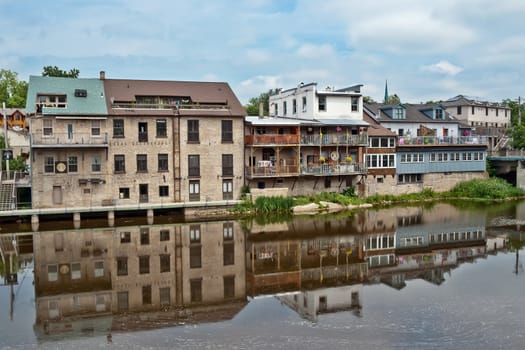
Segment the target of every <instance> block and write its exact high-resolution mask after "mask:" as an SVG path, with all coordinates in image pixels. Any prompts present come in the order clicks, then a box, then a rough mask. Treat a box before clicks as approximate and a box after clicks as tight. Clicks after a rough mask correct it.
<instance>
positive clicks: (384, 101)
mask: <svg viewBox="0 0 525 350" xmlns="http://www.w3.org/2000/svg"><path fill="white" fill-rule="evenodd" d="M387 102H388V80H385V99H384V100H383V103H387Z"/></svg>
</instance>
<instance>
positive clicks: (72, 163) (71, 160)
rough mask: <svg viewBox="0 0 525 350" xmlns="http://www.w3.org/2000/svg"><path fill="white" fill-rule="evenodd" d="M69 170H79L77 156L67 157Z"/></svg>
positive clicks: (71, 171) (70, 171) (74, 171)
mask: <svg viewBox="0 0 525 350" xmlns="http://www.w3.org/2000/svg"><path fill="white" fill-rule="evenodd" d="M67 171H68V172H69V173H76V172H78V159H77V157H74V156H71V157H68V158H67Z"/></svg>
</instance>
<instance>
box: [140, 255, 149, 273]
mask: <svg viewBox="0 0 525 350" xmlns="http://www.w3.org/2000/svg"><path fill="white" fill-rule="evenodd" d="M139 273H140V274H141V275H142V274H146V273H149V256H147V255H145V256H139Z"/></svg>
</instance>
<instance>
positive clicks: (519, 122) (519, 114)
mask: <svg viewBox="0 0 525 350" xmlns="http://www.w3.org/2000/svg"><path fill="white" fill-rule="evenodd" d="M519 125H521V96H518V126H519Z"/></svg>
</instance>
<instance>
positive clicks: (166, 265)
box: [160, 254, 170, 272]
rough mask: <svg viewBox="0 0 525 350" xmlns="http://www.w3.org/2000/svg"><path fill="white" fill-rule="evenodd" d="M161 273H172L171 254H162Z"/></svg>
mask: <svg viewBox="0 0 525 350" xmlns="http://www.w3.org/2000/svg"><path fill="white" fill-rule="evenodd" d="M160 272H170V255H169V254H160Z"/></svg>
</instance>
